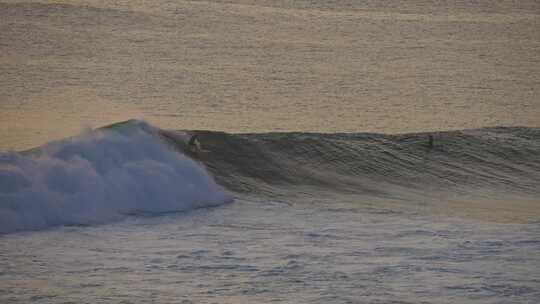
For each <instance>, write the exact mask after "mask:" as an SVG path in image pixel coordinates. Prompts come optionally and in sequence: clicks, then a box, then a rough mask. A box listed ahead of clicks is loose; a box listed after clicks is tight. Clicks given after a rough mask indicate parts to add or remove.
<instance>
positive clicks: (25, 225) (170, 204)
mask: <svg viewBox="0 0 540 304" xmlns="http://www.w3.org/2000/svg"><path fill="white" fill-rule="evenodd" d="M231 200H232V198H231V197H230V196H229V195H228V194H227V193H225V192H224V191H223V190H222V188H221V187H220V186H218V185H217V184H216V183H215V182H214V180H213V179H212V178H211V177H210V175H209V174H208V173H207V172H206V171H205V169H204V168H203V167H202V166H201V165H199V164H198V163H196V162H195V161H193V160H192V159H190V158H188V157H186V156H185V155H183V154H181V153H178V152H176V151H174V150H172V149H170V148H169V147H167V145H165V144H164V143H163V142H162V141H161V140H160V139H159V137H158V136H157V135H156V134H155V132H154V131H153V130H152V128H151V127H150V126H149V125H147V124H145V123H143V122H133V123H129V124H124V125H122V126H121V128H114V127H113V128H110V129H102V130H97V131H92V132H88V133H86V134H83V135H81V136H79V137H76V138H72V139H68V140H64V141H61V142H55V143H51V144H48V145H46V146H44V147H42V148H40V149H38V150H34V151H31V152H27V153H14V152H10V153H0V233H7V232H13V231H19V230H35V229H42V228H46V227H51V226H57V225H87V224H94V223H103V222H109V221H112V220H116V219H119V218H121V217H122V216H124V215H125V214H129V213H134V212H171V211H183V210H189V209H193V208H197V207H205V206H214V205H219V204H222V203H225V202H228V201H231Z"/></svg>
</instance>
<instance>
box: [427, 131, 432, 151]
mask: <svg viewBox="0 0 540 304" xmlns="http://www.w3.org/2000/svg"><path fill="white" fill-rule="evenodd" d="M428 147H429V148H430V149H431V148H433V135H431V134H429V136H428Z"/></svg>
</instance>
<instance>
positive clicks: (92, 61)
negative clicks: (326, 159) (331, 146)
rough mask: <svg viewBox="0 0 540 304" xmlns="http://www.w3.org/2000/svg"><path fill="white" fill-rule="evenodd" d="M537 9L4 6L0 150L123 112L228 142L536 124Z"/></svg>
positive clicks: (280, 4)
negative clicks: (251, 136) (238, 135)
mask: <svg viewBox="0 0 540 304" xmlns="http://www.w3.org/2000/svg"><path fill="white" fill-rule="evenodd" d="M539 22H540V4H539V3H538V1H530V0H526V1H497V2H493V1H474V2H468V1H460V2H452V3H449V2H444V1H327V0H320V1H264V0H261V1H256V0H234V1H107V0H61V1H39V2H34V1H2V2H0V137H1V138H2V141H1V142H0V148H3V149H13V148H15V149H21V148H30V147H34V146H37V145H38V144H41V143H44V142H48V141H50V140H51V139H58V138H63V137H66V136H69V135H73V134H76V133H78V132H79V131H80V130H81V128H83V127H88V126H93V127H96V126H99V125H103V124H106V123H112V122H116V121H119V120H125V119H127V118H144V119H146V120H148V121H150V122H152V123H153V124H155V125H157V126H159V127H166V128H173V129H212V130H221V131H230V132H238V131H240V132H262V131H292V130H294V131H319V132H338V131H347V132H366V131H369V132H384V133H396V132H398V133H405V132H411V131H430V130H448V129H466V128H478V127H487V126H501V125H503V126H516V125H518V126H529V127H538V126H540V119H539V117H540V101H539V100H538V96H540V91H539V88H540V38H539V35H538V27H539V26H538V25H539Z"/></svg>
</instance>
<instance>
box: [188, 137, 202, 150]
mask: <svg viewBox="0 0 540 304" xmlns="http://www.w3.org/2000/svg"><path fill="white" fill-rule="evenodd" d="M188 146H189V149H190V150H191V151H193V152H197V151H200V150H201V144H200V143H199V140H198V137H197V134H193V135H192V136H191V138H190V139H189V142H188Z"/></svg>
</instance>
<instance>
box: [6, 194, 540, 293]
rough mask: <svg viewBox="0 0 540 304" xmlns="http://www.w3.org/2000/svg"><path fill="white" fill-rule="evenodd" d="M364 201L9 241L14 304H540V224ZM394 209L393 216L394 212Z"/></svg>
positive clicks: (211, 214) (235, 210)
mask: <svg viewBox="0 0 540 304" xmlns="http://www.w3.org/2000/svg"><path fill="white" fill-rule="evenodd" d="M359 203H360V202H354V203H337V202H336V203H335V204H332V205H331V207H329V206H328V205H327V202H325V203H320V201H319V202H317V201H315V202H314V203H312V204H307V205H289V204H286V203H282V202H269V203H268V202H267V203H265V204H261V203H260V202H250V201H244V200H240V201H237V202H235V203H234V204H230V205H227V206H224V207H218V208H214V209H200V210H197V211H193V212H188V213H183V214H173V215H164V216H158V217H149V218H145V217H137V218H132V219H129V220H127V221H124V222H121V223H118V224H111V225H104V226H98V227H80V228H77V227H74V228H60V229H54V230H50V231H44V232H28V233H20V234H12V235H8V236H4V237H2V242H1V245H0V258H1V260H0V269H1V271H2V272H1V274H0V277H1V278H2V283H1V285H2V288H1V289H0V299H1V300H2V302H3V303H11V302H16V303H19V302H33V303H65V302H74V303H95V302H102V301H103V302H111V303H121V302H123V303H150V302H157V303H180V302H181V303H184V302H185V303H191V302H193V303H253V302H257V303H270V302H285V303H390V302H396V303H397V302H399V303H419V302H428V303H534V302H535V301H536V299H538V297H539V296H540V288H539V279H540V277H539V275H540V269H539V265H540V260H539V256H538V254H536V253H537V252H538V250H540V239H539V238H538V235H539V233H540V226H539V225H538V224H515V223H514V224H509V223H506V224H505V223H499V224H497V223H493V222H482V221H476V220H474V221H471V220H467V219H459V218H452V217H450V218H449V217H446V216H434V215H429V216H426V215H425V214H421V213H418V212H414V211H412V210H411V209H408V210H406V209H403V208H393V210H392V209H387V208H380V207H377V208H373V207H370V208H366V207H359V206H361V205H362V204H359ZM389 206H390V205H389Z"/></svg>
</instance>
